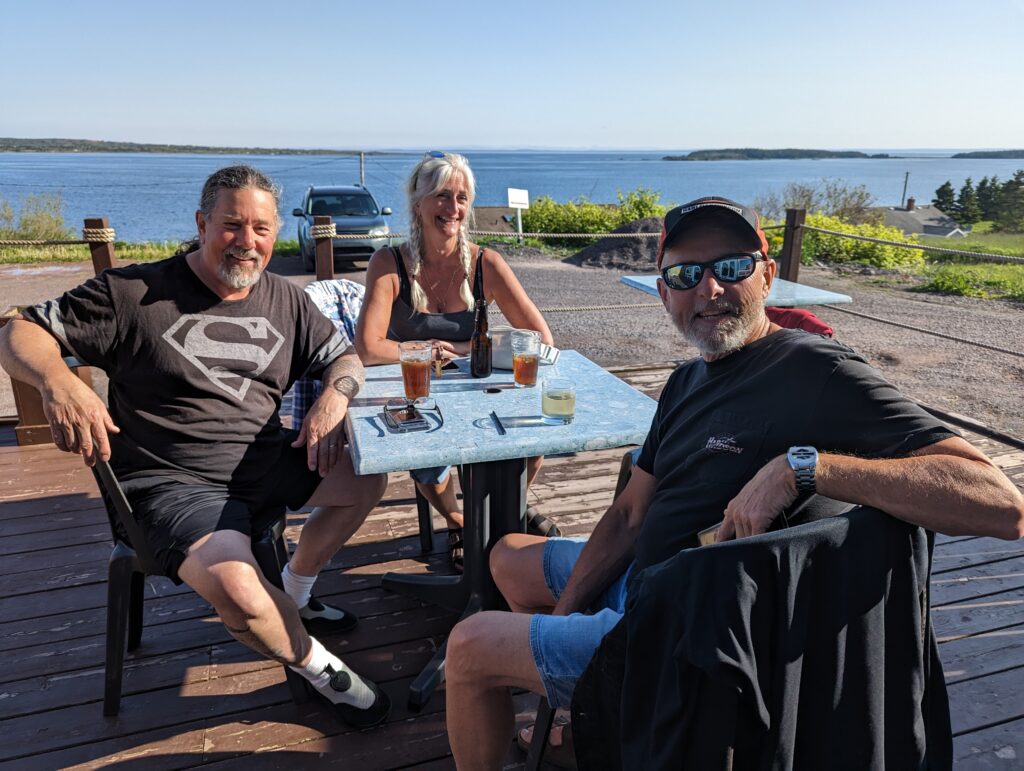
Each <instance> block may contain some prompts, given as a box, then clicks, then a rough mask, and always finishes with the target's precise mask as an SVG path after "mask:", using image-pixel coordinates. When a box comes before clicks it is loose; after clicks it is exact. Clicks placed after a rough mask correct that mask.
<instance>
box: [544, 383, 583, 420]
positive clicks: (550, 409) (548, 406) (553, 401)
mask: <svg viewBox="0 0 1024 771" xmlns="http://www.w3.org/2000/svg"><path fill="white" fill-rule="evenodd" d="M540 412H541V415H543V416H544V422H545V423H547V424H549V425H556V426H557V425H563V424H565V423H572V419H573V417H575V415H576V386H575V385H574V384H573V382H572V381H571V380H566V379H565V378H561V377H552V378H547V379H546V380H545V381H544V382H543V383H541V398H540Z"/></svg>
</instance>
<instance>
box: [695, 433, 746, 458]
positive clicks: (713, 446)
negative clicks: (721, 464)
mask: <svg viewBox="0 0 1024 771" xmlns="http://www.w3.org/2000/svg"><path fill="white" fill-rule="evenodd" d="M704 449H705V450H707V451H708V452H731V453H733V454H735V455H739V454H740V453H741V452H743V448H742V447H740V446H739V445H738V444H736V437H734V436H728V435H725V436H709V437H708V443H707V444H706V445H704Z"/></svg>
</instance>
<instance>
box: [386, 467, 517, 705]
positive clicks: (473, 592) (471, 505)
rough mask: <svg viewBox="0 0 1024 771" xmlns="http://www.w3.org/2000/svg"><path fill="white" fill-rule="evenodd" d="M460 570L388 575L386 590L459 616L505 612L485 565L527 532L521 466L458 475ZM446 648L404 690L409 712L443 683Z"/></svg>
mask: <svg viewBox="0 0 1024 771" xmlns="http://www.w3.org/2000/svg"><path fill="white" fill-rule="evenodd" d="M462 494H463V518H464V524H463V543H464V558H463V561H464V569H463V573H462V575H461V576H410V575H406V574H402V573H387V574H385V575H384V577H383V579H382V580H381V585H382V586H383V587H384V588H385V589H390V590H391V591H395V592H399V593H400V594H404V595H406V596H408V597H414V598H416V599H418V600H422V601H423V602H429V603H432V604H434V605H440V606H441V607H444V608H448V609H450V610H454V611H458V612H461V613H462V615H461V618H460V620H461V619H462V618H466V617H467V616H471V615H473V614H474V613H477V612H479V611H481V610H498V609H505V610H507V609H508V606H507V605H506V604H505V602H504V600H503V599H502V598H501V595H500V593H499V592H498V589H497V587H496V586H495V585H494V579H493V578H491V571H490V568H489V566H488V562H487V561H488V559H489V556H490V553H491V548H492V547H493V546H494V544H495V543H497V541H498V540H499V539H500V538H501V537H502V536H504V535H506V534H508V533H525V532H526V513H525V512H526V461H525V460H524V459H523V458H514V459H511V460H501V461H488V462H485V463H471V464H467V465H465V466H463V469H462ZM444 660H445V645H442V646H441V648H440V649H438V651H437V653H436V654H434V658H433V659H431V660H430V663H429V664H427V666H426V667H424V669H423V670H422V671H421V672H420V674H419V675H418V676H417V677H416V680H415V681H413V683H412V685H411V686H410V688H409V707H410V709H413V710H417V711H418V710H419V709H420V708H422V707H423V705H424V704H426V703H427V701H429V699H430V697H431V695H433V693H434V690H435V689H436V688H437V686H438V685H440V684H441V683H442V682H443V681H444Z"/></svg>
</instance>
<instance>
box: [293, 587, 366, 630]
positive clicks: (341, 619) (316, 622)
mask: <svg viewBox="0 0 1024 771" xmlns="http://www.w3.org/2000/svg"><path fill="white" fill-rule="evenodd" d="M299 618H301V619H302V625H303V626H304V627H306V631H307V632H309V633H310V634H313V635H316V634H332V633H336V632H348V631H349V630H350V629H353V628H355V625H356V624H358V623H359V618H358V616H356V615H355V614H353V613H349V612H348V611H347V610H344V609H343V608H337V607H334V606H333V605H324V604H323V603H322V602H320V600H318V599H317V598H316V597H314V596H312V595H310V597H309V602H307V603H306V604H305V606H304V607H301V608H299Z"/></svg>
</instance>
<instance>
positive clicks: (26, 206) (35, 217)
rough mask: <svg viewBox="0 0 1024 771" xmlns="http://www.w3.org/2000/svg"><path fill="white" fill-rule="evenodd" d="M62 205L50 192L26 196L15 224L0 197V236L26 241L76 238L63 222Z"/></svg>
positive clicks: (6, 205)
mask: <svg viewBox="0 0 1024 771" xmlns="http://www.w3.org/2000/svg"><path fill="white" fill-rule="evenodd" d="M63 209H64V204H63V201H62V200H61V197H60V196H59V195H57V194H53V195H27V196H25V198H24V200H23V201H22V204H21V210H20V211H19V212H18V222H17V224H14V212H13V210H12V208H11V205H10V204H9V203H8V202H7V201H5V200H0V239H11V240H25V241H60V240H67V239H73V238H79V235H78V234H77V233H75V231H74V230H71V229H70V228H68V227H67V226H66V225H65V224H64V211H63Z"/></svg>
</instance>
